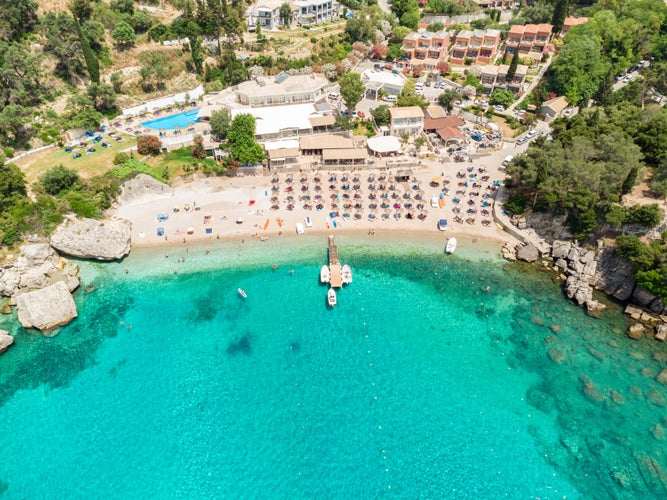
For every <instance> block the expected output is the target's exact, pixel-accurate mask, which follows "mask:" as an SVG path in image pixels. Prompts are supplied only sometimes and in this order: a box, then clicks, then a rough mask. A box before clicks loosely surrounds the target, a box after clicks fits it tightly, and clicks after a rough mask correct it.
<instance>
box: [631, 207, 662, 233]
mask: <svg viewBox="0 0 667 500" xmlns="http://www.w3.org/2000/svg"><path fill="white" fill-rule="evenodd" d="M662 215H663V214H662V210H661V209H660V207H659V206H658V205H657V204H656V203H652V204H650V205H641V206H637V205H635V206H634V207H631V208H630V211H629V213H628V219H627V221H628V222H629V223H631V224H633V223H634V224H641V225H642V226H644V227H649V228H650V227H655V226H657V225H658V224H660V222H661V221H662Z"/></svg>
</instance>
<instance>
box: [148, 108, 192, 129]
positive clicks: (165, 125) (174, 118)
mask: <svg viewBox="0 0 667 500" xmlns="http://www.w3.org/2000/svg"><path fill="white" fill-rule="evenodd" d="M197 113H199V109H191V110H190V111H184V112H183V113H178V114H176V115H171V116H165V117H164V118H158V119H157V120H151V121H149V122H143V123H142V125H143V126H144V127H146V128H151V129H153V130H161V129H164V130H173V129H174V128H176V127H179V128H185V127H187V126H188V125H190V124H191V123H195V122H196V121H197Z"/></svg>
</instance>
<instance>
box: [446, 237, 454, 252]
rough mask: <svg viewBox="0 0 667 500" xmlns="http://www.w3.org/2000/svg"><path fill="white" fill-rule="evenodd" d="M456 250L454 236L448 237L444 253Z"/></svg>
mask: <svg viewBox="0 0 667 500" xmlns="http://www.w3.org/2000/svg"><path fill="white" fill-rule="evenodd" d="M455 251H456V238H449V239H448V240H447V246H445V253H454V252H455Z"/></svg>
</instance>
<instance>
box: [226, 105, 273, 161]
mask: <svg viewBox="0 0 667 500" xmlns="http://www.w3.org/2000/svg"><path fill="white" fill-rule="evenodd" d="M227 141H228V142H229V150H230V152H231V153H232V156H233V158H234V160H236V161H237V162H238V163H240V164H241V165H252V164H255V163H259V162H261V161H262V160H263V159H264V158H265V156H266V155H265V154H264V149H262V146H260V145H259V144H257V143H256V142H255V117H254V116H252V115H249V114H246V113H241V114H239V115H236V116H235V117H234V120H233V121H232V124H231V125H230V127H229V131H228V132H227Z"/></svg>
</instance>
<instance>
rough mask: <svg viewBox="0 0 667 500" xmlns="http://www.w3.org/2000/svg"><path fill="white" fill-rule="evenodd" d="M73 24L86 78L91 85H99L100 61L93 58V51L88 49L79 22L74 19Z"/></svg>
mask: <svg viewBox="0 0 667 500" xmlns="http://www.w3.org/2000/svg"><path fill="white" fill-rule="evenodd" d="M74 24H75V25H76V32H77V35H79V42H80V43H81V51H82V52H83V58H84V60H85V61H86V68H87V69H88V76H89V77H90V81H91V82H92V83H100V61H99V60H98V59H97V56H95V53H94V52H93V49H91V48H90V42H89V41H88V38H87V37H86V35H84V34H83V30H82V29H81V24H79V21H78V20H77V19H76V18H74Z"/></svg>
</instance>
